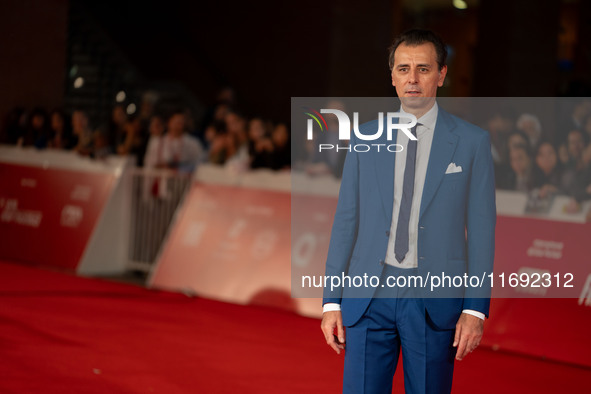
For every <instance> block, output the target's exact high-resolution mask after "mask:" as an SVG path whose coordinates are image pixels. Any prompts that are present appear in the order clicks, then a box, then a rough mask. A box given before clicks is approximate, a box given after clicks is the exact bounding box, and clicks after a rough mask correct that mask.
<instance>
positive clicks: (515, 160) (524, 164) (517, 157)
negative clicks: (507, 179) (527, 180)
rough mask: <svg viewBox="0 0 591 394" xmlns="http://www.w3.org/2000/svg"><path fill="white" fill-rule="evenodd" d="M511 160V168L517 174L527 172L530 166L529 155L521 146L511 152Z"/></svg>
mask: <svg viewBox="0 0 591 394" xmlns="http://www.w3.org/2000/svg"><path fill="white" fill-rule="evenodd" d="M509 156H510V161H511V168H512V169H513V171H515V173H516V174H517V175H523V174H525V173H526V172H527V170H528V168H529V164H530V161H529V157H528V156H527V152H526V151H525V150H523V149H521V148H519V149H514V150H512V151H511V153H510V154H509Z"/></svg>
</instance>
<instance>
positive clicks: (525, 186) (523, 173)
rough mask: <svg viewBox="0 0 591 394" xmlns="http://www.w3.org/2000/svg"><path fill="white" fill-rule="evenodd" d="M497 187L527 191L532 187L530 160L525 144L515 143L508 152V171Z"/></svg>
mask: <svg viewBox="0 0 591 394" xmlns="http://www.w3.org/2000/svg"><path fill="white" fill-rule="evenodd" d="M498 186H499V188H501V189H506V190H515V191H520V192H529V191H530V190H531V188H532V160H531V158H530V155H529V152H528V148H527V145H517V146H515V147H514V148H513V149H511V151H510V153H509V172H508V173H507V174H506V175H505V176H504V178H502V179H501V180H500V182H499V185H498Z"/></svg>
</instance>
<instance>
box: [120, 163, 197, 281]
mask: <svg viewBox="0 0 591 394" xmlns="http://www.w3.org/2000/svg"><path fill="white" fill-rule="evenodd" d="M129 177H130V183H131V185H132V191H131V221H130V234H129V242H130V244H129V251H128V263H127V268H128V269H129V270H136V271H142V272H149V271H150V269H151V267H152V264H153V263H154V262H155V261H156V258H157V256H158V253H159V251H160V248H161V246H162V243H163V242H164V240H165V238H166V234H167V232H168V228H169V226H170V223H171V222H172V220H173V218H174V215H175V212H176V210H177V207H178V206H179V205H180V204H181V202H182V201H183V198H184V196H185V194H186V192H187V190H188V186H189V185H190V183H191V179H192V177H191V174H187V173H178V172H175V171H170V170H154V169H145V168H134V169H132V170H130V171H129Z"/></svg>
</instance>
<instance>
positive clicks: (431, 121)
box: [400, 101, 439, 131]
mask: <svg viewBox="0 0 591 394" xmlns="http://www.w3.org/2000/svg"><path fill="white" fill-rule="evenodd" d="M400 112H401V113H403V114H408V112H405V111H404V110H403V109H402V107H400ZM438 113H439V106H438V105H437V101H435V102H434V103H433V106H432V107H431V109H429V111H427V112H426V113H425V114H424V115H423V116H421V117H420V118H419V119H417V123H420V124H421V125H422V126H423V127H425V128H426V129H427V130H431V131H433V130H435V123H436V122H437V115H438ZM418 131H420V130H418Z"/></svg>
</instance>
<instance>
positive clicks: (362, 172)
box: [323, 107, 496, 329]
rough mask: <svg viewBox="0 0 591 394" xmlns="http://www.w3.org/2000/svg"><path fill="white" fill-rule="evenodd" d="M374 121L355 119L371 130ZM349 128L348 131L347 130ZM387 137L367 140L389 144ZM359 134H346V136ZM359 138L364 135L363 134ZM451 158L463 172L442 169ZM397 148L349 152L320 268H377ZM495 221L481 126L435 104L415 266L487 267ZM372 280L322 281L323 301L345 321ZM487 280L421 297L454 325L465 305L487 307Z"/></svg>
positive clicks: (360, 305) (443, 322)
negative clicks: (362, 283)
mask: <svg viewBox="0 0 591 394" xmlns="http://www.w3.org/2000/svg"><path fill="white" fill-rule="evenodd" d="M377 122H378V121H377V120H375V121H372V122H369V123H366V124H365V125H363V126H361V131H362V132H363V130H364V129H365V130H367V131H366V132H365V133H364V134H372V132H375V130H376V129H377V127H378V123H377ZM352 134H353V133H352ZM395 136H396V133H394V138H393V140H392V141H387V140H386V132H385V131H384V133H383V135H382V138H381V140H378V141H373V142H371V143H383V144H393V143H395V142H396V137H395ZM358 142H359V141H358V140H357V139H356V137H355V136H354V135H352V136H351V141H350V144H351V145H353V144H356V143H358ZM361 143H367V142H366V141H361ZM450 163H455V164H456V165H457V166H461V167H462V172H458V173H453V174H445V172H446V170H447V168H448V165H449V164H450ZM394 164H395V153H390V152H388V151H386V150H385V149H384V148H383V147H382V148H381V149H380V153H375V150H374V151H373V152H360V153H357V152H354V151H351V152H350V153H348V154H347V158H346V161H345V167H344V170H343V178H342V183H341V188H340V192H339V201H338V205H337V210H336V214H335V218H334V222H333V227H332V232H331V239H330V246H329V251H328V257H327V261H326V275H329V276H332V275H336V276H339V277H341V276H342V275H343V274H345V275H348V276H349V277H353V276H361V277H363V275H364V274H366V275H368V276H369V277H371V276H378V277H379V276H380V275H381V273H382V270H383V268H384V265H383V264H384V260H385V256H386V251H387V247H388V238H389V230H390V225H391V222H392V207H393V199H394ZM495 223H496V206H495V185H494V169H493V161H492V157H491V149H490V139H489V135H488V133H487V132H486V131H484V130H482V129H480V128H478V127H476V126H474V125H472V124H470V123H467V122H465V121H463V120H461V119H459V118H457V117H455V116H453V115H450V114H448V113H447V112H445V111H443V110H442V109H441V107H440V108H439V112H438V116H437V123H436V126H435V130H434V135H433V144H432V147H431V152H430V156H429V164H428V167H427V174H426V179H425V185H424V188H423V196H422V201H421V208H420V216H419V236H418V256H420V257H419V261H418V265H419V268H418V270H419V273H421V274H422V275H423V276H426V275H427V273H429V275H436V274H439V275H440V274H441V273H442V272H445V273H446V274H448V275H463V274H464V272H466V273H468V275H475V276H478V277H479V278H482V276H483V274H485V275H486V274H489V273H491V272H492V268H493V261H494V239H495ZM374 291H375V288H371V287H367V288H355V287H352V286H344V287H339V288H334V289H331V288H330V287H326V288H325V289H324V300H323V303H327V302H335V303H340V304H341V310H342V316H343V323H344V325H345V326H351V325H353V324H355V322H357V321H358V320H359V318H360V317H361V316H362V315H363V313H364V312H365V310H366V308H367V306H368V305H369V302H370V300H371V297H372V296H373V294H374ZM489 296H490V288H487V287H486V285H485V286H484V287H483V288H478V289H475V288H472V287H468V288H464V287H462V288H458V289H454V290H453V293H447V294H445V295H444V296H443V297H445V298H443V297H438V298H434V297H425V298H424V305H425V309H426V311H427V313H428V314H429V317H430V318H431V320H432V321H433V323H435V324H436V325H437V326H438V327H440V328H446V329H450V328H453V327H454V326H455V324H456V322H457V320H458V318H459V316H460V314H461V311H462V310H463V309H473V310H476V311H480V312H482V313H484V314H485V315H488V310H489V304H490V299H489Z"/></svg>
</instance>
